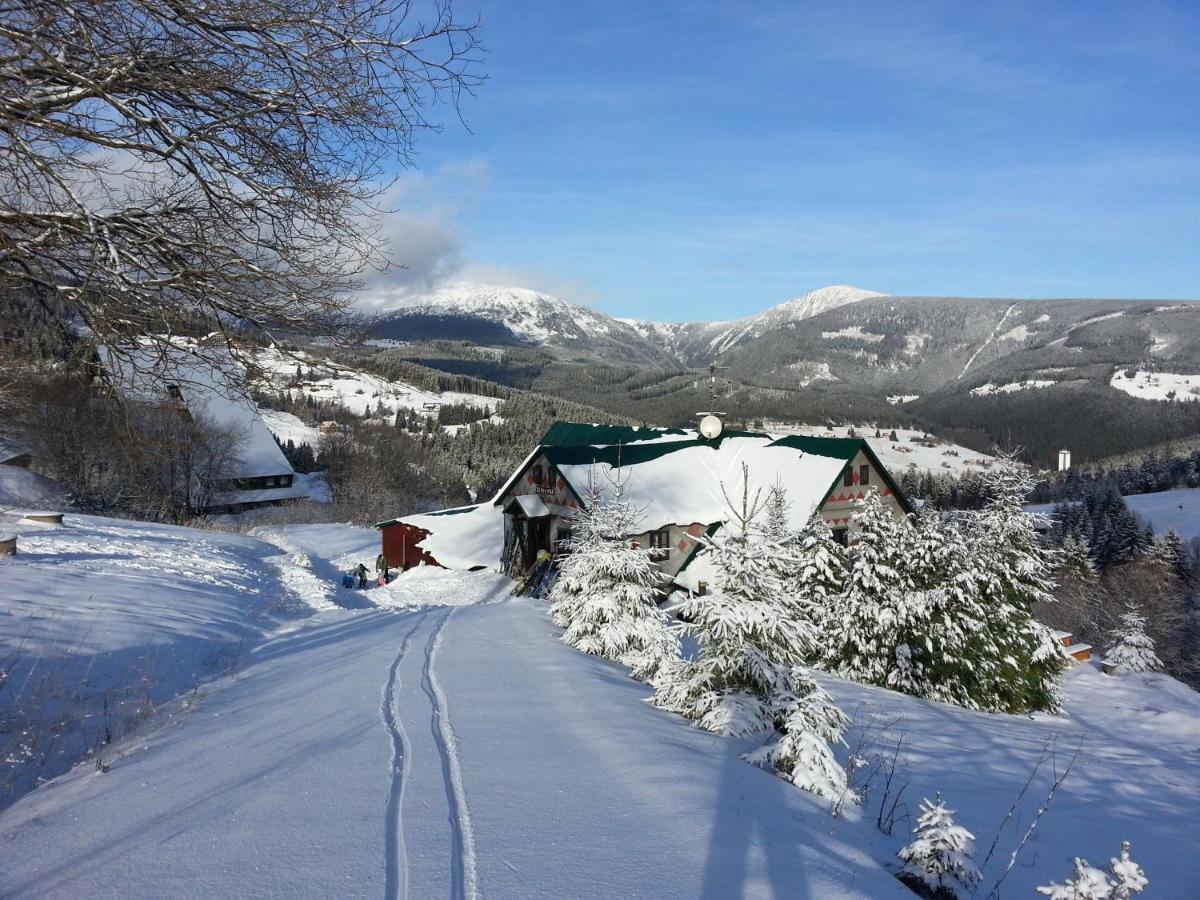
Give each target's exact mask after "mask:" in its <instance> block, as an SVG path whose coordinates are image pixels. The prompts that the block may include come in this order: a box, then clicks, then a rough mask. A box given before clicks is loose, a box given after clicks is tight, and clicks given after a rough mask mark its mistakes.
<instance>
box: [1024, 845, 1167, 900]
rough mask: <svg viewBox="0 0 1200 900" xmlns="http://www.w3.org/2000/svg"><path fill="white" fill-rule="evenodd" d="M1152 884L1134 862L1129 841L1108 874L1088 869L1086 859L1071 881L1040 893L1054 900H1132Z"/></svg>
mask: <svg viewBox="0 0 1200 900" xmlns="http://www.w3.org/2000/svg"><path fill="white" fill-rule="evenodd" d="M1109 875H1111V876H1112V878H1111V879H1110V878H1109ZM1149 883H1150V879H1149V878H1147V877H1146V873H1145V872H1144V871H1142V867H1141V866H1139V865H1138V864H1137V863H1136V862H1134V861H1133V860H1132V859H1130V857H1129V841H1125V843H1123V844H1122V845H1121V855H1120V856H1119V857H1116V858H1114V859H1111V860H1109V867H1108V873H1105V872H1103V871H1101V870H1100V869H1097V868H1096V867H1095V866H1090V865H1088V861H1087V860H1086V859H1080V858H1079V857H1076V858H1075V863H1074V870H1073V872H1072V874H1071V878H1070V879H1069V880H1067V881H1065V882H1063V883H1062V884H1056V883H1051V884H1048V885H1046V886H1044V887H1039V888H1038V889H1037V890H1038V893H1039V894H1045V895H1046V896H1047V897H1049V898H1050V900H1129V898H1130V897H1132V896H1133V895H1134V894H1140V893H1141V892H1142V891H1144V890H1145V889H1146V886H1147V885H1148V884H1149Z"/></svg>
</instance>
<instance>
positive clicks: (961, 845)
mask: <svg viewBox="0 0 1200 900" xmlns="http://www.w3.org/2000/svg"><path fill="white" fill-rule="evenodd" d="M913 834H914V835H916V837H915V838H913V840H912V841H911V842H910V843H909V844H907V845H906V846H904V847H903V848H901V850H900V852H899V853H898V854H896V855H897V856H899V857H900V860H901V861H902V862H903V863H904V868H903V869H901V871H900V877H901V879H902V880H904V881H906V882H913V883H914V884H915V885H920V886H922V887H923V888H924V889H925V890H926V891H927V892H928V893H929V894H930V895H931V896H933V897H965V896H967V895H968V894H970V892H971V889H972V888H973V887H974V886H975V885H976V884H977V883H978V882H979V870H978V869H976V868H975V864H974V863H972V862H971V856H972V854H973V852H974V844H973V842H974V840H975V835H973V834H971V832H969V831H967V829H965V828H963V827H962V826H961V825H956V824H955V822H954V810H952V809H947V808H946V806H945V804H943V803H942V795H941V794H938V795H937V796H936V797H934V799H933V800H932V801H930V800H929V799H928V798H924V799H922V800H921V815H920V816H919V817H918V818H917V825H916V827H915V828H913Z"/></svg>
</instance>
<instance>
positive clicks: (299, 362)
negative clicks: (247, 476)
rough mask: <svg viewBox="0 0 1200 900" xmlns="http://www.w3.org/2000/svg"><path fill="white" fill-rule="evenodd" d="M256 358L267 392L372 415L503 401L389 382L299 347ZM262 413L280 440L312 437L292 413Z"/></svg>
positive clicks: (494, 405)
mask: <svg viewBox="0 0 1200 900" xmlns="http://www.w3.org/2000/svg"><path fill="white" fill-rule="evenodd" d="M255 361H256V362H257V363H258V365H259V367H260V368H261V369H262V370H263V372H264V373H266V374H265V379H264V383H263V385H262V387H264V388H266V389H268V390H272V391H280V390H283V391H287V392H288V393H290V394H291V396H292V398H293V399H296V400H303V399H304V398H306V397H311V398H312V399H313V400H314V401H320V402H325V403H334V404H336V405H338V406H341V407H343V408H344V409H347V410H349V411H350V412H352V413H354V414H355V415H356V416H361V415H364V414H365V413H366V412H367V411H368V410H369V411H370V412H371V414H372V415H375V416H379V415H384V414H387V415H394V414H395V413H396V412H397V411H398V410H414V411H416V412H419V413H424V414H433V415H436V413H437V410H438V408H439V407H441V406H443V405H445V404H450V403H456V404H470V405H472V406H481V407H486V408H488V409H491V410H495V409H497V408H499V407H500V406H501V405H503V403H504V401H503V400H500V399H497V398H496V397H484V396H481V395H479V394H464V393H460V392H457V391H442V392H437V391H426V390H422V389H420V388H418V387H415V386H413V385H411V384H406V383H404V382H402V381H389V380H387V379H386V378H380V377H379V376H378V375H372V374H370V373H369V372H362V371H358V370H356V369H351V368H347V367H346V366H340V365H336V364H334V363H331V362H329V361H328V360H324V359H319V358H317V357H316V356H314V355H312V354H308V353H303V352H301V353H293V354H285V353H282V352H280V351H279V350H276V349H273V348H268V349H264V350H262V351H260V352H259V353H258V354H257V355H256V357H255ZM297 366H299V367H300V368H301V370H302V373H303V377H302V379H301V383H300V384H298V385H291V382H292V381H293V380H294V379H295V374H296V368H297ZM263 418H264V420H265V421H266V423H267V427H268V428H270V429H271V430H272V431H273V432H274V433H275V435H276V436H277V437H278V438H279V439H280V440H282V441H286V440H287V439H288V438H289V437H291V438H292V439H293V440H295V439H296V438H297V437H304V438H306V440H307V439H309V438H312V436H313V433H312V430H311V428H308V427H307V426H306V425H305V423H303V422H301V421H300V420H299V419H297V418H296V417H295V416H290V415H287V414H285V413H277V412H270V411H267V412H265V413H264V415H263ZM306 428H307V430H306ZM313 446H315V444H313Z"/></svg>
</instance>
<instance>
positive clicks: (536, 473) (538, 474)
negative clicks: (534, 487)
mask: <svg viewBox="0 0 1200 900" xmlns="http://www.w3.org/2000/svg"><path fill="white" fill-rule="evenodd" d="M533 483H534V484H538V485H540V484H541V483H542V464H541V463H538V464H537V465H536V466H534V467H533Z"/></svg>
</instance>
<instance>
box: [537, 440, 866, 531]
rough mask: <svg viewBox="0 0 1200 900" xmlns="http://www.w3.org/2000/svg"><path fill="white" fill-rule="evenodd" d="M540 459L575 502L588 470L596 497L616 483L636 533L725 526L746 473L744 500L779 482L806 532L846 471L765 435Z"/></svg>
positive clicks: (553, 452) (557, 451)
mask: <svg viewBox="0 0 1200 900" xmlns="http://www.w3.org/2000/svg"><path fill="white" fill-rule="evenodd" d="M546 456H547V458H549V459H550V461H551V462H553V463H554V464H555V466H556V467H557V468H558V470H559V472H560V473H561V474H562V476H563V478H565V479H566V480H567V482H568V483H570V484H571V486H572V487H573V488H574V489H575V491H576V492H577V493H579V494H580V495H581V496H586V488H587V484H588V479H589V477H590V474H591V471H592V467H593V465H595V467H596V470H597V473H598V474H599V476H600V484H601V488H602V490H603V491H604V492H605V493H607V494H610V495H611V493H612V485H611V480H612V479H614V478H616V477H617V471H616V470H617V469H618V468H619V469H620V477H621V479H622V481H623V483H624V490H625V499H626V500H628V501H629V502H631V503H633V504H634V505H635V506H636V507H638V508H639V509H641V510H642V511H643V519H642V523H641V526H639V527H641V528H644V529H645V530H647V531H654V530H657V529H659V528H662V527H664V526H666V525H672V524H676V525H685V524H691V523H693V522H702V523H704V524H705V525H709V524H712V523H713V522H719V521H723V520H725V519H726V518H727V517H728V515H729V504H728V503H727V502H726V499H725V496H724V495H725V493H728V494H729V497H730V499H732V500H735V501H736V497H737V496H738V495H740V492H741V486H742V464H743V463H744V464H745V465H746V466H747V473H748V477H749V485H750V494H751V496H752V497H753V496H754V494H755V493H758V492H761V494H762V496H763V497H764V498H765V497H766V495H767V493H768V492H769V491H770V489H771V487H772V486H773V485H775V484H776V483H777V482H778V483H780V484H782V486H783V488H784V489H785V490H786V491H787V497H788V500H789V502H790V504H791V506H790V515H791V521H792V524H793V525H794V526H795V527H797V528H798V527H801V526H802V525H804V524H805V523H806V522H807V521H808V520H809V518H810V517H811V516H812V514H813V512H815V511H816V509H817V507H819V506H820V505H821V502H822V501H823V500H824V499H825V497H826V496H827V495H828V492H829V489H830V486H831V485H832V484H833V483H834V481H835V480H836V479H837V477H838V475H840V474H841V472H842V469H843V468H844V467H845V465H846V458H845V457H844V456H836V457H835V456H821V455H818V454H815V453H811V452H805V451H804V450H801V449H798V448H797V447H795V446H790V445H789V444H788V443H785V442H781V441H778V440H777V439H775V438H773V437H771V436H769V435H735V436H730V437H727V438H724V439H721V440H717V441H705V440H699V439H697V440H690V441H670V442H668V443H667V444H666V445H662V444H660V445H658V446H654V445H653V444H650V445H649V446H647V445H645V444H643V445H636V446H626V447H619V448H618V447H590V448H547V450H546Z"/></svg>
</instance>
